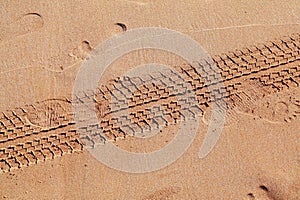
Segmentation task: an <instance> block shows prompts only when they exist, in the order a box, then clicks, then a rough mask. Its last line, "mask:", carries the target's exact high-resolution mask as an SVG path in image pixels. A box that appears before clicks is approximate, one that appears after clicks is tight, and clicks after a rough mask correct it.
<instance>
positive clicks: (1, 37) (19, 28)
mask: <svg viewBox="0 0 300 200" xmlns="http://www.w3.org/2000/svg"><path fill="white" fill-rule="evenodd" d="M43 26H44V20H43V18H42V16H41V15H40V14H38V13H27V14H25V15H22V16H21V17H20V18H18V19H17V20H16V21H14V22H12V23H10V24H8V25H7V26H4V27H2V28H1V30H0V41H1V42H3V41H8V40H11V39H13V38H15V37H18V36H21V35H25V34H28V33H32V32H34V31H37V30H39V29H41V28H42V27H43Z"/></svg>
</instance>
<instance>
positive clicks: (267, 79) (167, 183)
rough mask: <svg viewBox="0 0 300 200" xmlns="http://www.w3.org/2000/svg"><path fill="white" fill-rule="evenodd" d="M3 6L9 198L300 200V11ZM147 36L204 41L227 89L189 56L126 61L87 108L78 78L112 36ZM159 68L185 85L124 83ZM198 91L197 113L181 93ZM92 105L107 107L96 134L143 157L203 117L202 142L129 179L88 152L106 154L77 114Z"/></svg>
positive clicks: (0, 36) (0, 160)
mask: <svg viewBox="0 0 300 200" xmlns="http://www.w3.org/2000/svg"><path fill="white" fill-rule="evenodd" d="M0 5H1V6H0V7H1V9H0V11H1V20H0V46H1V48H0V55H1V58H2V59H1V65H0V67H1V70H0V77H1V79H0V85H1V86H2V87H1V89H0V94H1V95H0V102H1V103H0V111H1V114H0V198H2V199H299V198H300V193H299V190H300V165H299V145H300V141H299V131H300V126H299V120H300V119H299V118H300V117H299V116H300V90H299V86H300V25H299V23H300V18H299V16H300V9H299V8H300V2H299V1H297V0H294V1H292V0H290V1H286V2H281V1H263V2H259V1H241V2H238V1H229V2H228V1H226V2H222V1H176V2H175V1H163V2H162V1H155V0H154V1H147V0H140V1H119V0H118V1H93V2H92V1H76V2H74V1H51V2H50V1H49V2H47V1H46V2H38V1H30V2H25V1H24V2H9V1H7V2H2V3H0ZM141 27H161V28H168V29H171V30H175V31H178V32H180V33H183V34H185V35H187V36H189V37H191V38H192V39H194V40H195V41H197V42H198V43H199V44H200V45H201V46H202V48H203V49H204V50H205V51H206V52H207V53H208V54H209V55H210V56H211V57H212V59H213V60H214V62H215V64H216V67H217V68H216V69H218V72H219V75H220V77H219V78H217V77H216V76H215V72H212V71H209V70H208V71H205V70H206V68H203V69H204V72H203V71H199V70H198V69H199V68H197V67H195V66H196V65H197V64H196V65H189V64H188V63H187V62H186V61H185V60H183V59H182V58H180V57H178V56H177V55H174V54H170V53H166V52H164V51H161V50H139V51H134V52H131V53H130V54H127V55H123V56H122V57H121V58H119V59H118V60H116V62H114V63H113V64H112V65H111V66H110V67H109V69H108V70H107V71H105V73H104V75H103V76H102V78H101V79H100V77H99V81H98V83H99V87H98V90H96V91H93V92H92V93H88V94H84V95H83V96H77V99H74V96H72V95H73V93H72V92H73V88H74V85H75V81H76V76H77V74H78V72H79V70H80V67H81V66H82V64H83V63H84V62H88V60H87V58H88V57H89V56H90V54H91V53H93V52H94V50H95V49H96V48H97V47H98V46H99V45H100V44H102V43H103V42H104V41H105V40H107V39H109V38H110V37H112V36H114V35H116V34H121V35H122V34H126V33H128V32H129V31H131V30H134V29H135V28H141ZM151 62H155V63H162V64H165V65H168V66H172V67H173V69H174V70H175V71H176V72H177V73H179V74H180V75H181V78H182V79H178V77H177V75H176V74H175V73H174V72H175V71H164V74H163V75H161V74H155V73H150V74H151V77H148V76H143V75H142V76H140V78H142V79H143V81H142V83H141V85H139V84H138V83H137V79H134V77H133V78H131V79H122V78H118V77H122V76H123V75H124V74H125V73H126V72H128V70H130V69H134V67H135V66H137V65H139V64H145V63H151ZM204 74H206V75H207V76H204ZM206 77H210V78H209V79H206ZM128 80H130V81H131V83H133V84H132V85H131V86H132V87H134V86H136V87H137V88H138V89H137V90H136V91H134V93H133V94H128V95H125V96H122V95H121V96H117V97H116V98H115V97H114V95H112V93H114V92H115V90H114V88H118V90H119V91H120V92H121V93H122V94H125V92H126V91H127V90H126V87H125V86H124V84H125V85H126V84H129V83H128ZM218 80H222V85H219V83H218V84H216V85H217V86H220V87H221V86H222V89H218V90H216V96H214V95H212V93H211V92H209V89H210V87H209V86H208V85H214V84H215V82H217V81H218ZM126 81H127V82H126ZM130 81H129V82H130ZM185 81H186V83H188V84H189V89H190V91H192V92H194V93H195V94H196V99H194V101H191V100H190V99H189V98H188V97H187V96H185V95H181V93H180V92H182V91H186V90H187V89H186V88H185V85H182V83H183V82H185ZM127 86H128V85H127ZM174 88H175V89H176V91H175V90H174ZM83 99H88V100H91V101H93V100H95V101H96V103H95V109H96V115H97V119H98V122H99V123H98V125H97V127H99V128H100V129H101V130H104V134H105V137H106V138H107V139H108V140H110V142H112V144H114V145H115V146H118V147H120V148H122V149H125V150H127V151H130V152H136V153H137V152H139V153H141V152H143V153H149V152H152V151H155V150H160V149H161V148H162V147H164V146H166V145H167V144H170V143H171V141H172V140H173V139H174V138H175V137H176V133H177V130H178V128H179V127H180V125H182V124H184V123H186V121H188V119H190V118H191V119H193V120H194V119H197V120H198V122H197V123H198V124H196V125H197V129H192V128H191V127H190V128H187V129H186V132H193V131H194V130H196V132H195V133H196V135H195V138H194V140H193V141H192V143H191V145H190V146H189V147H188V148H187V150H186V151H184V152H183V154H182V155H181V156H180V157H179V159H177V160H175V161H174V162H173V163H171V164H169V165H167V166H166V167H164V168H163V169H160V170H156V171H151V172H147V173H127V172H123V171H119V170H116V169H113V168H112V167H109V166H107V165H105V164H103V163H102V162H100V161H98V160H97V159H96V158H95V157H94V156H93V154H92V153H91V152H90V151H89V150H88V149H89V148H92V149H93V148H96V147H97V145H98V144H99V143H101V142H102V140H101V138H100V140H99V137H98V136H99V135H94V136H93V137H90V136H89V135H88V136H89V137H85V136H84V135H82V134H80V133H79V131H78V127H76V124H78V123H76V120H75V121H74V116H73V114H74V107H72V105H73V104H74V103H76V102H77V103H78V102H81V101H82V100H83ZM222 101H225V102H226V106H224V102H222ZM124 102H126V103H124ZM182 102H183V103H182ZM195 102H196V103H195ZM215 104H216V105H219V106H220V110H221V111H222V112H224V110H226V122H225V124H224V127H223V128H222V133H221V135H220V138H219V139H218V140H217V142H216V145H215V146H214V147H213V149H212V151H211V152H209V154H208V155H207V156H206V157H204V158H201V159H200V158H199V155H198V154H199V149H200V147H201V145H202V144H203V141H204V140H205V137H206V133H207V131H208V127H209V125H210V124H211V123H212V119H211V113H212V112H213V111H214V110H213V109H212V105H215ZM128 105H130V106H128ZM153 107H155V108H156V110H155V109H154V110H153V109H152V110H151V109H150V108H153ZM113 113H116V114H113ZM128 113H130V115H128ZM153 116H155V117H156V118H155V119H156V121H152V119H153ZM184 119H187V120H184ZM93 127H94V125H93V126H92V125H91V124H87V126H86V127H84V130H85V132H87V133H90V131H91V130H92V129H93ZM149 129H151V130H154V131H158V130H159V129H161V130H160V131H158V134H157V135H155V136H153V137H151V138H147V139H141V138H134V137H132V136H133V135H137V134H139V135H143V136H147V134H149V131H148V130H149ZM100 145H101V144H100ZM124 163H125V164H124V165H126V164H127V163H126V162H124Z"/></svg>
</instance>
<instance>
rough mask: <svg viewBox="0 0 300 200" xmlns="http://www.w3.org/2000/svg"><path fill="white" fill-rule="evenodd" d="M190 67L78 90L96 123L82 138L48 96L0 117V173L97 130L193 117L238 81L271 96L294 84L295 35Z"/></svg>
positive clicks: (132, 130)
mask: <svg viewBox="0 0 300 200" xmlns="http://www.w3.org/2000/svg"><path fill="white" fill-rule="evenodd" d="M197 64H198V66H199V67H195V66H192V65H187V64H184V65H180V66H175V67H174V69H175V71H176V72H175V71H172V70H166V71H164V72H163V73H154V74H151V76H150V75H145V76H141V77H122V78H116V79H113V80H111V81H109V82H108V83H107V84H105V85H101V86H100V87H99V88H98V89H97V91H86V92H84V93H82V95H80V96H78V97H77V99H75V102H73V103H80V102H84V99H85V98H89V99H92V100H93V101H95V103H96V109H97V115H98V119H99V124H90V125H87V126H86V127H82V129H83V130H84V131H85V132H86V133H87V134H86V135H85V136H78V134H77V131H76V127H75V123H74V122H73V113H72V106H71V103H72V102H71V101H70V100H68V99H50V100H46V101H42V102H36V103H35V104H32V105H26V106H24V107H22V108H16V109H13V110H10V111H5V112H2V113H1V114H0V173H1V172H7V171H10V170H12V169H14V168H20V167H23V166H28V165H31V164H35V163H38V162H40V161H44V160H47V159H53V158H55V157H57V156H62V155H63V154H65V153H73V152H77V151H81V150H82V149H83V144H84V145H87V146H91V147H93V146H94V145H96V144H97V143H103V142H104V139H103V138H102V137H101V136H100V134H95V135H91V134H90V132H91V130H95V129H98V128H101V129H102V130H103V131H104V133H105V135H106V137H107V138H109V139H111V140H116V139H118V138H125V137H127V136H128V135H134V134H136V133H142V134H147V132H149V131H152V130H158V129H160V128H162V127H164V126H168V125H172V124H176V123H178V122H179V121H184V120H185V119H187V118H195V117H197V116H201V115H203V113H204V111H205V109H206V108H207V107H208V106H209V105H210V103H211V102H212V101H214V102H218V101H219V100H221V99H224V98H228V99H230V98H231V97H233V96H235V95H238V94H239V93H240V92H243V85H244V83H245V80H249V81H256V82H259V84H260V85H261V86H262V87H270V88H272V89H274V90H275V91H281V90H284V89H289V88H290V87H299V84H300V34H294V35H292V36H290V37H283V38H281V39H278V40H274V41H271V42H268V43H265V44H261V45H257V46H252V47H249V48H244V49H241V50H236V51H233V52H229V53H227V54H222V55H218V56H213V62H211V61H209V60H207V59H203V60H202V61H201V62H199V63H197ZM212 65H214V66H215V67H216V68H213V67H211V66H212ZM221 83H223V85H222V87H219V86H220V84H221ZM211 88H213V89H212V90H211V91H209V90H210V89H211ZM194 94H195V95H194ZM221 106H224V105H221ZM224 109H226V108H224Z"/></svg>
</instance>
